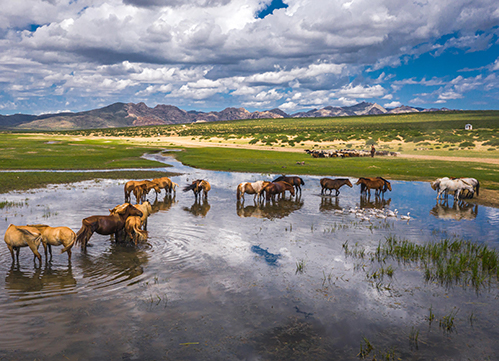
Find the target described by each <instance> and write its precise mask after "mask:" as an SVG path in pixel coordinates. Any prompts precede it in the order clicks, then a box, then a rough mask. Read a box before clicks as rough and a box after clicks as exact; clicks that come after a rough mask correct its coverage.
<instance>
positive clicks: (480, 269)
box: [343, 237, 499, 292]
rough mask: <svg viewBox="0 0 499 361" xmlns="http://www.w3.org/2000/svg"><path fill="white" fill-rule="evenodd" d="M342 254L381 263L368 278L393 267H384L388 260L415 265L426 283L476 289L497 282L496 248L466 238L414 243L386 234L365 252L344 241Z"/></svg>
mask: <svg viewBox="0 0 499 361" xmlns="http://www.w3.org/2000/svg"><path fill="white" fill-rule="evenodd" d="M343 249H344V252H345V255H347V256H351V257H354V258H362V259H363V258H365V257H366V256H367V257H368V258H370V260H371V262H373V263H374V262H377V263H379V264H381V265H382V266H381V267H380V268H378V269H377V270H375V271H368V273H367V278H368V279H377V278H378V279H379V278H382V277H383V276H384V275H385V274H388V273H387V272H389V273H390V274H391V276H390V277H392V276H393V274H394V270H393V268H390V269H389V270H388V267H390V266H383V265H384V264H385V263H386V262H387V261H388V260H394V261H396V262H398V263H399V264H402V265H405V266H410V265H411V264H415V265H417V266H418V268H419V269H421V270H422V272H423V277H424V279H425V281H426V282H436V283H438V284H440V285H442V286H446V287H450V286H452V285H454V284H457V285H461V286H463V287H472V288H474V289H475V290H476V292H479V290H480V289H481V288H483V287H485V286H489V287H490V286H492V284H494V285H497V280H498V276H499V256H498V253H497V251H495V250H492V249H489V248H488V247H487V246H486V245H482V244H477V243H474V242H471V241H465V240H449V239H443V240H440V241H438V242H427V243H425V244H422V245H420V244H417V243H414V242H411V241H408V240H398V239H397V238H395V237H387V238H386V240H385V241H384V242H380V243H379V244H378V246H377V247H376V248H375V249H374V250H373V251H372V252H368V253H367V254H366V251H365V249H364V248H363V247H359V246H357V245H355V246H354V247H353V248H351V247H349V246H348V242H345V243H344V244H343Z"/></svg>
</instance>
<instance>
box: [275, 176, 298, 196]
mask: <svg viewBox="0 0 499 361" xmlns="http://www.w3.org/2000/svg"><path fill="white" fill-rule="evenodd" d="M280 181H284V182H288V183H289V184H291V185H293V186H294V187H295V188H296V191H297V192H298V191H300V196H301V186H302V185H303V186H304V185H305V182H304V181H303V179H301V178H300V177H297V176H285V175H284V174H283V175H281V176H279V177H277V178H276V179H274V180H273V181H272V182H280Z"/></svg>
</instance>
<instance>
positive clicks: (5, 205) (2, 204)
mask: <svg viewBox="0 0 499 361" xmlns="http://www.w3.org/2000/svg"><path fill="white" fill-rule="evenodd" d="M27 205H28V199H25V200H24V202H11V201H2V202H0V209H4V208H22V207H24V206H27Z"/></svg>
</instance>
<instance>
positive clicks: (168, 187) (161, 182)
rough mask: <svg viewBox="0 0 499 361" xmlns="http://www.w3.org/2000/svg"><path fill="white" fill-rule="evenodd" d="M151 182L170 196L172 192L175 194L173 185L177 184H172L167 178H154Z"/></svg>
mask: <svg viewBox="0 0 499 361" xmlns="http://www.w3.org/2000/svg"><path fill="white" fill-rule="evenodd" d="M152 181H153V182H154V183H156V184H157V185H158V187H159V189H164V190H165V192H166V193H169V194H172V191H173V192H174V193H175V192H176V189H175V188H176V187H175V185H176V184H177V183H175V182H172V180H171V179H170V178H168V177H161V178H155V179H153V180H152Z"/></svg>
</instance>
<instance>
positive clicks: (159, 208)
mask: <svg viewBox="0 0 499 361" xmlns="http://www.w3.org/2000/svg"><path fill="white" fill-rule="evenodd" d="M176 203H178V201H177V199H176V195H175V194H173V195H172V194H166V195H165V198H164V199H163V200H162V201H159V200H158V199H156V200H155V201H154V203H153V204H152V205H151V206H152V213H157V212H167V211H169V210H170V209H171V208H172V206H173V205H174V204H176Z"/></svg>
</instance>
